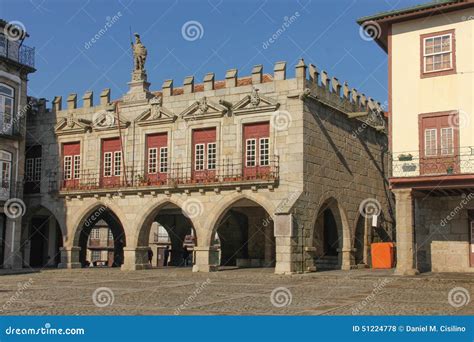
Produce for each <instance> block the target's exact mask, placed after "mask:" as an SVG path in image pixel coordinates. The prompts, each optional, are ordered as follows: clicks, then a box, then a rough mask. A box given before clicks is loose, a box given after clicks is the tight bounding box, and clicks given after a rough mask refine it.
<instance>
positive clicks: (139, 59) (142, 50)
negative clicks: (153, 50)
mask: <svg viewBox="0 0 474 342" xmlns="http://www.w3.org/2000/svg"><path fill="white" fill-rule="evenodd" d="M132 49H133V64H134V71H145V61H146V55H147V51H146V47H145V45H143V44H142V41H141V40H140V35H139V34H138V33H135V44H133V43H132Z"/></svg>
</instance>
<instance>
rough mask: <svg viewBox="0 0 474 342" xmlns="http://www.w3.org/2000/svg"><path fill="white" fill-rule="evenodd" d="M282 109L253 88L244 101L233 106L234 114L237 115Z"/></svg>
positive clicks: (275, 102)
mask: <svg viewBox="0 0 474 342" xmlns="http://www.w3.org/2000/svg"><path fill="white" fill-rule="evenodd" d="M279 107H280V103H278V102H277V101H275V100H273V99H271V98H269V97H266V96H264V95H261V94H259V93H258V89H256V88H253V90H252V93H251V94H250V95H247V96H245V97H244V98H243V99H242V100H240V101H239V102H237V103H236V104H234V105H233V106H232V113H234V114H235V115H243V114H251V113H261V112H274V111H275V110H277V109H278V108H279Z"/></svg>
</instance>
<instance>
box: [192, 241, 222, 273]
mask: <svg viewBox="0 0 474 342" xmlns="http://www.w3.org/2000/svg"><path fill="white" fill-rule="evenodd" d="M218 253H219V251H218V248H217V247H214V246H207V247H199V246H196V247H194V249H193V260H194V265H193V272H214V271H217V269H218V266H219V265H218V259H219V254H218Z"/></svg>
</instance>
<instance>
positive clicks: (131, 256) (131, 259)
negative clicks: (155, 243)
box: [121, 247, 151, 271]
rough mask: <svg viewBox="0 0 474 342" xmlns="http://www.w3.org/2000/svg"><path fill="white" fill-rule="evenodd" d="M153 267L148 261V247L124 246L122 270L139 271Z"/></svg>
mask: <svg viewBox="0 0 474 342" xmlns="http://www.w3.org/2000/svg"><path fill="white" fill-rule="evenodd" d="M148 268H151V265H150V263H149V262H148V247H124V248H123V264H122V267H121V269H122V271H137V270H144V269H148Z"/></svg>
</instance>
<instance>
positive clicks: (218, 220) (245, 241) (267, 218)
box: [206, 194, 276, 267]
mask: <svg viewBox="0 0 474 342" xmlns="http://www.w3.org/2000/svg"><path fill="white" fill-rule="evenodd" d="M261 202H262V201H260V200H258V199H256V198H253V196H248V195H243V194H240V195H238V196H233V198H231V199H228V200H227V201H226V202H224V203H223V205H222V206H220V209H219V211H216V213H215V217H214V219H213V220H212V221H211V222H212V226H211V227H212V229H210V230H209V232H210V234H209V236H208V238H210V240H207V241H206V243H207V244H209V246H212V242H213V241H214V240H217V241H219V244H218V246H213V248H217V249H218V250H219V262H218V264H219V265H220V266H237V267H272V266H274V265H275V261H276V260H275V259H276V244H275V235H274V229H273V216H272V211H270V210H271V209H270V210H269V209H268V208H269V207H270V205H269V203H265V204H263V205H262V203H261ZM216 236H218V239H214V238H215V237H216Z"/></svg>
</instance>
